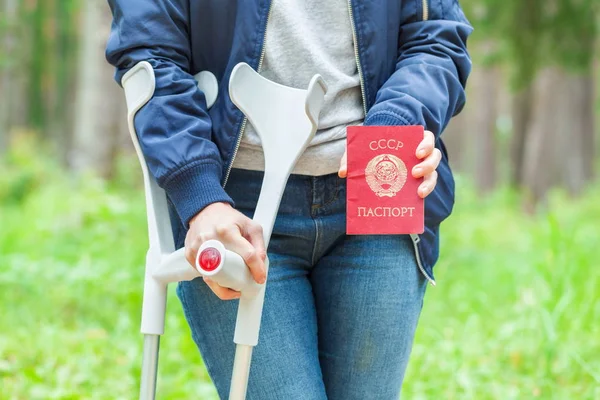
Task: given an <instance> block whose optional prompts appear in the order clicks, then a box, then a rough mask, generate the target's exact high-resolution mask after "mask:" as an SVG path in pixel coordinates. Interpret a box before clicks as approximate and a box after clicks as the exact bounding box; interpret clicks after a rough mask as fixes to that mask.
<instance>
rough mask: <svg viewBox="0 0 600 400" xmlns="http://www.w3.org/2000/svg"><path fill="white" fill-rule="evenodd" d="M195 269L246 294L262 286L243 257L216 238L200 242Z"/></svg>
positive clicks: (254, 291) (219, 283)
mask: <svg viewBox="0 0 600 400" xmlns="http://www.w3.org/2000/svg"><path fill="white" fill-rule="evenodd" d="M196 269H197V270H198V272H199V273H200V275H202V276H205V277H207V278H210V279H211V280H212V281H214V282H216V283H217V284H218V285H220V286H223V287H226V288H229V289H233V290H236V291H238V292H243V293H244V294H247V295H251V294H252V293H257V292H258V291H259V290H260V288H261V286H263V285H260V284H258V283H256V281H255V280H254V278H253V277H252V275H251V274H250V269H249V268H248V266H247V265H246V263H245V262H244V259H243V258H242V257H241V256H240V255H239V254H237V253H235V252H233V251H231V250H227V249H226V248H225V246H224V245H223V243H221V242H220V241H218V240H207V241H206V242H204V243H203V244H202V246H201V247H200V250H198V255H197V256H196Z"/></svg>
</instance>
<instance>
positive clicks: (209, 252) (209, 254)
mask: <svg viewBox="0 0 600 400" xmlns="http://www.w3.org/2000/svg"><path fill="white" fill-rule="evenodd" d="M220 264H221V252H220V251H219V250H218V249H215V248H214V247H207V248H206V249H204V250H202V252H201V253H200V257H199V262H198V265H199V266H200V268H202V270H204V271H206V272H212V271H214V270H215V269H217V268H218V267H219V265H220Z"/></svg>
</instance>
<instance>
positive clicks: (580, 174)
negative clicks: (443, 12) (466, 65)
mask: <svg viewBox="0 0 600 400" xmlns="http://www.w3.org/2000/svg"><path fill="white" fill-rule="evenodd" d="M461 4H462V5H463V7H464V8H465V11H466V13H467V15H468V16H469V18H470V20H471V21H472V23H473V24H474V25H475V26H476V31H475V34H474V35H473V41H474V44H475V46H473V45H472V46H471V48H472V49H477V46H480V45H481V43H484V44H485V43H489V42H490V41H492V42H493V43H494V44H495V46H493V48H494V49H495V50H494V51H492V52H481V51H478V50H475V52H474V59H475V65H476V67H475V70H474V75H473V79H472V82H471V84H472V86H471V87H470V91H471V93H470V101H476V103H477V104H476V109H473V108H472V107H471V108H468V110H471V112H473V113H475V114H476V117H475V118H467V119H469V120H473V121H479V122H477V123H476V124H475V125H474V126H473V127H469V128H468V129H469V130H471V131H472V134H473V135H475V136H474V140H473V143H474V144H473V145H472V147H474V148H475V149H476V150H475V155H476V156H479V160H480V162H487V158H486V157H484V156H483V155H482V149H483V148H487V149H488V150H487V151H490V150H489V149H490V148H491V147H490V145H491V143H492V142H489V140H488V139H486V138H489V137H490V136H489V134H487V133H485V129H486V127H488V126H491V125H493V124H492V122H489V121H486V120H487V119H488V118H494V114H493V113H492V111H491V108H493V107H495V101H494V100H493V99H492V98H491V97H489V96H490V93H491V92H490V88H489V87H486V85H482V84H480V83H479V84H478V83H477V81H478V79H477V74H476V72H475V71H476V70H477V69H482V70H483V72H482V74H483V75H486V74H489V72H488V71H487V70H488V69H489V68H490V66H493V65H500V66H506V67H508V68H509V69H508V71H509V82H510V84H511V87H512V88H513V90H514V92H515V95H514V103H513V107H512V108H513V112H512V114H513V115H512V127H513V134H512V143H511V145H510V146H509V151H510V157H509V158H510V160H511V174H510V177H511V178H510V181H511V182H512V183H513V184H514V185H515V186H517V187H520V188H523V189H525V190H526V191H527V192H529V193H530V194H531V196H530V198H531V199H532V200H533V202H534V203H536V202H538V201H543V200H544V198H545V197H546V195H547V193H548V191H549V190H550V189H551V188H552V187H555V186H561V187H565V188H567V189H568V190H569V191H570V192H571V193H572V194H577V193H579V192H580V191H581V190H582V189H583V187H584V186H585V185H586V183H587V182H589V181H590V180H591V179H592V177H593V160H594V149H595V145H594V134H595V127H594V109H593V104H594V101H593V99H594V97H595V93H594V84H593V82H594V80H593V75H592V65H593V59H594V54H595V43H596V40H597V23H598V21H597V15H598V14H597V7H598V2H597V1H596V0H552V1H548V0H478V1H474V0H462V1H461ZM488 79H490V80H491V79H494V78H493V77H491V75H490V76H489V78H488ZM490 85H491V84H490ZM486 92H488V93H487V95H486ZM496 115H497V114H496ZM482 134H483V135H484V137H480V136H481V135H482ZM469 136H470V135H469ZM492 140H493V139H492ZM482 146H484V147H483V148H482ZM507 158H508V157H507ZM480 162H479V163H480ZM477 164H478V163H476V165H474V171H475V176H476V178H477V176H480V177H479V178H477V179H476V180H477V181H478V183H479V186H480V187H481V188H482V189H486V188H487V187H486V186H485V185H487V184H489V180H490V178H489V176H490V175H489V174H488V173H487V172H486V168H481V166H480V165H477Z"/></svg>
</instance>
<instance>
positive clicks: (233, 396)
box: [229, 344, 254, 400]
mask: <svg viewBox="0 0 600 400" xmlns="http://www.w3.org/2000/svg"><path fill="white" fill-rule="evenodd" d="M252 350H254V347H253V346H246V345H243V344H238V345H237V346H236V347H235V361H234V363H233V375H232V377H231V388H230V390H229V400H245V399H246V391H247V389H248V377H249V376H250V363H251V361H252Z"/></svg>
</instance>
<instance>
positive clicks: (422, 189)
mask: <svg viewBox="0 0 600 400" xmlns="http://www.w3.org/2000/svg"><path fill="white" fill-rule="evenodd" d="M437 178H438V173H437V171H433V172H432V173H431V174H429V175H427V176H426V177H425V179H423V183H421V184H420V185H419V196H420V197H421V198H422V199H424V198H425V197H427V196H429V195H430V194H431V192H433V189H435V185H436V184H437Z"/></svg>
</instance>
